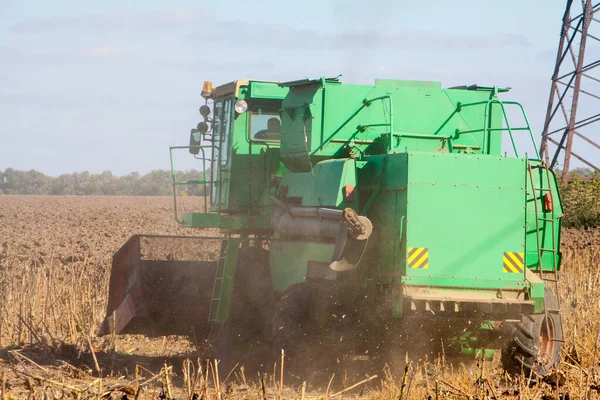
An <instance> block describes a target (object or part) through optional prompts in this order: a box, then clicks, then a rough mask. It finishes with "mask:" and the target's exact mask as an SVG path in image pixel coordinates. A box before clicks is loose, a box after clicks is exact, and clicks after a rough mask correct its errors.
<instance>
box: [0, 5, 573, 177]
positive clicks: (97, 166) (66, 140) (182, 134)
mask: <svg viewBox="0 0 600 400" xmlns="http://www.w3.org/2000/svg"><path fill="white" fill-rule="evenodd" d="M563 11H564V2H562V1H558V0H552V1H547V2H544V6H543V7H542V6H541V5H540V2H537V1H513V0H506V1H502V2H498V1H485V0H479V1H474V0H465V1H455V2H448V1H436V0H430V1H428V2H416V1H399V0H397V1H391V0H388V1H378V0H371V1H355V2H349V1H342V0H329V1H328V0H321V1H315V0H305V1H303V2H275V1H259V0H255V1H234V0H231V1H228V2H220V1H212V2H208V1H168V2H167V1H156V0H145V1H133V0H129V1H124V0H121V1H116V0H104V1H101V2H100V1H94V2H91V1H87V2H85V1H75V0H55V1H51V2H50V1H41V0H38V1H33V0H0V121H1V123H0V140H1V143H2V144H3V145H2V146H1V147H0V169H4V168H8V167H12V168H17V169H26V170H29V169H36V170H39V171H42V172H44V173H47V174H49V175H53V176H56V175H58V174H61V173H70V172H76V171H84V170H88V171H91V172H101V171H103V170H111V171H113V172H114V173H115V174H117V175H123V174H127V173H129V172H132V171H139V172H141V173H145V172H148V171H150V170H152V169H167V168H169V155H168V146H169V145H181V144H186V143H187V141H188V135H189V129H190V128H191V127H193V126H195V125H196V123H197V122H198V121H199V120H200V117H199V115H198V111H197V110H198V107H199V106H200V104H201V98H200V89H201V87H202V82H203V81H204V80H211V81H213V83H214V84H215V85H218V84H221V83H226V82H228V81H231V80H235V79H237V78H246V77H250V78H256V79H265V80H294V79H300V78H304V77H318V76H322V75H326V76H332V75H338V74H342V80H343V81H344V82H349V83H366V84H370V83H372V82H373V81H374V79H375V78H396V79H422V80H439V81H442V84H443V86H445V87H446V86H454V85H462V84H473V83H477V84H480V85H498V86H511V87H512V88H513V89H512V91H511V92H510V93H509V95H508V96H505V98H508V97H510V98H511V99H514V100H517V101H520V102H522V103H523V104H524V106H525V108H526V110H527V111H528V114H529V117H530V120H531V123H532V125H533V128H534V130H535V132H536V134H539V133H540V132H541V130H542V125H543V120H544V116H545V108H546V104H547V100H548V92H549V89H550V76H551V73H552V70H553V65H554V59H555V52H556V47H557V44H558V38H559V33H560V21H561V18H562V13H563Z"/></svg>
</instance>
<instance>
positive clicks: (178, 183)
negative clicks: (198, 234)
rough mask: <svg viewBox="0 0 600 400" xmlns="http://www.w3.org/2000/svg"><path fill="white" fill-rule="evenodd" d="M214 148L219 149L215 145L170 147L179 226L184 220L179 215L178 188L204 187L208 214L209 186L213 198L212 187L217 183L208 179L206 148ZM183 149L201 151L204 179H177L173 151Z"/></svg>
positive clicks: (175, 208) (174, 199) (205, 209)
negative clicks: (189, 186)
mask: <svg viewBox="0 0 600 400" xmlns="http://www.w3.org/2000/svg"><path fill="white" fill-rule="evenodd" d="M213 147H214V148H216V149H217V150H218V149H219V148H218V146H215V145H195V146H171V147H169V158H170V161H171V180H172V182H173V209H174V212H175V220H176V221H177V223H179V224H183V220H182V219H181V218H179V213H178V208H177V187H178V186H185V185H204V212H205V213H206V212H207V210H208V203H207V201H206V199H207V184H209V185H210V193H209V195H210V196H212V187H213V185H214V184H215V183H217V182H215V181H213V180H207V179H206V161H207V159H206V153H205V151H204V149H205V148H208V149H212V148H213ZM183 149H199V151H200V152H201V153H202V156H201V157H200V159H201V160H202V179H194V180H182V181H178V180H176V179H175V164H174V162H173V151H174V150H183ZM209 161H210V160H209Z"/></svg>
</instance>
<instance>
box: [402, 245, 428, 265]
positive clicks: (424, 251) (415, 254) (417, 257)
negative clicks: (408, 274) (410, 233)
mask: <svg viewBox="0 0 600 400" xmlns="http://www.w3.org/2000/svg"><path fill="white" fill-rule="evenodd" d="M407 263H408V268H420V269H427V268H429V249H428V248H427V247H409V248H408V257H407Z"/></svg>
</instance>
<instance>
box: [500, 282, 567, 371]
mask: <svg viewBox="0 0 600 400" xmlns="http://www.w3.org/2000/svg"><path fill="white" fill-rule="evenodd" d="M544 307H545V308H547V309H551V310H557V309H558V300H557V298H556V295H555V294H554V293H553V292H552V291H551V290H550V289H548V288H546V289H545V292H544ZM546 315H547V317H546ZM563 339H564V336H563V331H562V323H561V317H560V313H559V312H558V311H550V310H548V311H547V312H546V313H540V314H530V315H523V316H522V319H521V322H520V323H518V324H515V325H514V326H513V328H512V330H511V331H510V339H509V341H508V344H507V346H506V347H505V348H504V349H503V351H502V365H503V366H504V369H505V370H506V371H507V372H509V373H511V374H520V373H521V372H523V373H524V374H525V376H529V374H530V373H531V372H533V373H534V375H537V376H540V377H544V376H547V375H549V374H550V373H551V372H552V370H553V369H554V368H555V367H556V366H557V365H558V363H559V362H560V348H561V345H562V343H563Z"/></svg>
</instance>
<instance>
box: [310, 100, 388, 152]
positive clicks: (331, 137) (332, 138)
mask: <svg viewBox="0 0 600 400" xmlns="http://www.w3.org/2000/svg"><path fill="white" fill-rule="evenodd" d="M385 99H387V100H388V101H389V104H390V112H389V115H390V122H389V123H385V124H370V125H363V126H359V127H358V128H359V129H357V132H358V131H360V128H361V127H369V126H389V127H390V152H392V151H393V150H394V143H393V135H392V132H394V104H393V100H392V96H391V95H389V94H385V95H383V96H378V97H374V98H372V99H367V98H365V99H364V100H363V101H362V104H361V105H360V107H358V109H357V110H356V111H354V112H353V113H352V115H350V117H348V118H347V119H346V121H344V122H343V123H342V124H341V125H340V126H339V127H338V128H337V129H336V130H335V131H334V132H333V133H332V134H331V135H329V137H328V138H327V139H326V140H324V141H323V143H322V144H321V147H323V146H325V144H326V143H329V142H331V141H333V140H334V138H335V136H336V135H337V133H338V132H339V131H341V130H342V129H343V128H344V127H345V126H346V125H348V123H349V122H350V121H352V119H354V117H356V116H357V115H358V114H359V113H360V112H361V111H362V110H363V109H364V108H366V107H369V106H370V105H371V103H373V102H374V101H379V100H381V101H383V100H385ZM336 140H341V139H336ZM350 140H352V137H350V138H348V141H350Z"/></svg>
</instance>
